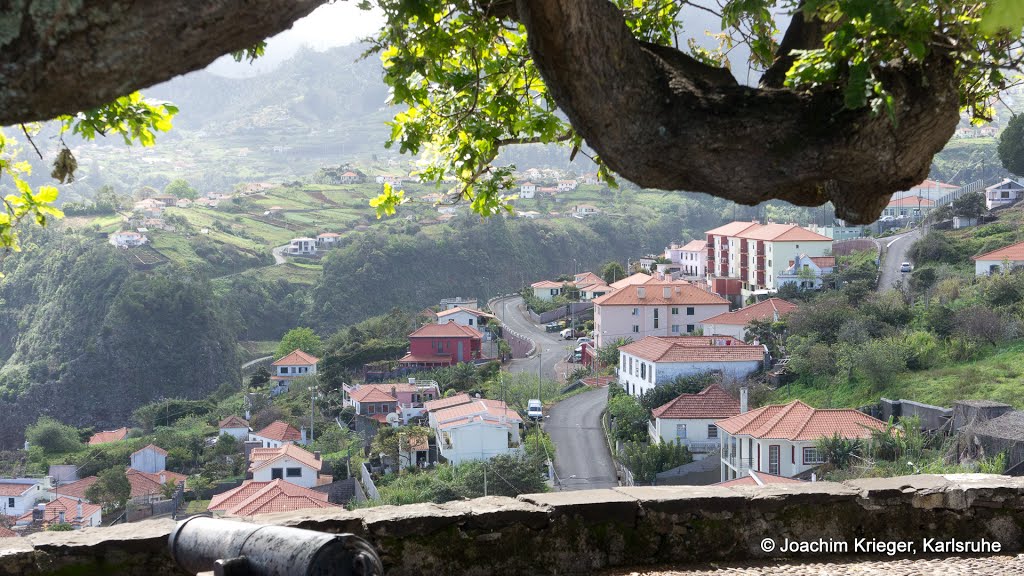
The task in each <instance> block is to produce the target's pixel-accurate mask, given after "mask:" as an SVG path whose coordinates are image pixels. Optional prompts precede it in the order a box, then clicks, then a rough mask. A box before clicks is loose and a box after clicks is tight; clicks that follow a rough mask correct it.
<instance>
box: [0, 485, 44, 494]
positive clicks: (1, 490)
mask: <svg viewBox="0 0 1024 576" xmlns="http://www.w3.org/2000/svg"><path fill="white" fill-rule="evenodd" d="M36 484H38V483H37V482H2V483H0V496H21V495H22V494H24V493H25V491H26V490H28V489H29V488H32V487H33V486H35V485H36Z"/></svg>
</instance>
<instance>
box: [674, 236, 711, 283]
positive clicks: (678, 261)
mask: <svg viewBox="0 0 1024 576" xmlns="http://www.w3.org/2000/svg"><path fill="white" fill-rule="evenodd" d="M707 249H708V243H707V241H706V240H691V241H689V242H687V243H686V244H683V245H679V244H672V245H671V246H668V247H667V248H665V258H666V259H667V260H668V261H669V262H671V263H672V264H673V265H674V267H676V268H678V270H679V273H680V274H681V275H682V276H683V277H685V278H704V276H705V271H706V270H707V263H708V250H707Z"/></svg>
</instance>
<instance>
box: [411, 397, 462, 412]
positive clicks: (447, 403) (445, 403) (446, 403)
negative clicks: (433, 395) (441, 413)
mask: <svg viewBox="0 0 1024 576" xmlns="http://www.w3.org/2000/svg"><path fill="white" fill-rule="evenodd" d="M472 401H473V398H471V397H470V396H469V394H466V393H462V394H456V395H454V396H449V397H448V398H438V399H437V400H431V401H429V402H424V403H423V407H424V408H425V409H426V410H427V412H433V411H435V410H443V409H445V408H451V407H452V406H458V405H459V404H469V403H470V402H472Z"/></svg>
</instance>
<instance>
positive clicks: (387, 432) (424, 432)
mask: <svg viewBox="0 0 1024 576" xmlns="http://www.w3.org/2000/svg"><path fill="white" fill-rule="evenodd" d="M429 437H430V429H429V428H424V427H423V426H403V427H401V428H394V427H391V426H383V427H381V428H380V430H378V431H377V435H376V436H374V438H373V442H371V443H370V453H371V454H373V455H374V456H377V455H381V454H382V455H384V456H385V457H386V458H388V459H389V460H390V461H391V463H392V464H395V465H396V466H398V468H399V469H403V468H406V467H408V466H411V465H413V464H415V462H408V461H406V460H404V459H402V457H401V453H403V452H404V453H406V454H408V453H409V452H411V451H412V447H413V446H415V445H417V444H419V443H423V442H426V441H427V439H428V438H429Z"/></svg>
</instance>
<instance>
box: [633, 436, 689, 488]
mask: <svg viewBox="0 0 1024 576" xmlns="http://www.w3.org/2000/svg"><path fill="white" fill-rule="evenodd" d="M690 462H693V455H692V454H690V450H689V449H688V448H687V447H686V445H685V444H682V443H681V442H679V441H678V440H676V441H675V442H664V441H659V442H658V443H656V444H649V445H648V444H640V443H637V442H628V443H627V444H626V446H625V448H624V449H623V455H622V464H623V465H624V466H625V467H626V468H628V469H629V471H630V472H632V473H633V480H634V481H636V482H641V483H644V484H649V483H652V482H654V481H655V479H657V477H658V473H659V472H665V471H667V470H671V469H673V468H677V467H679V466H682V465H683V464H689V463H690Z"/></svg>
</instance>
